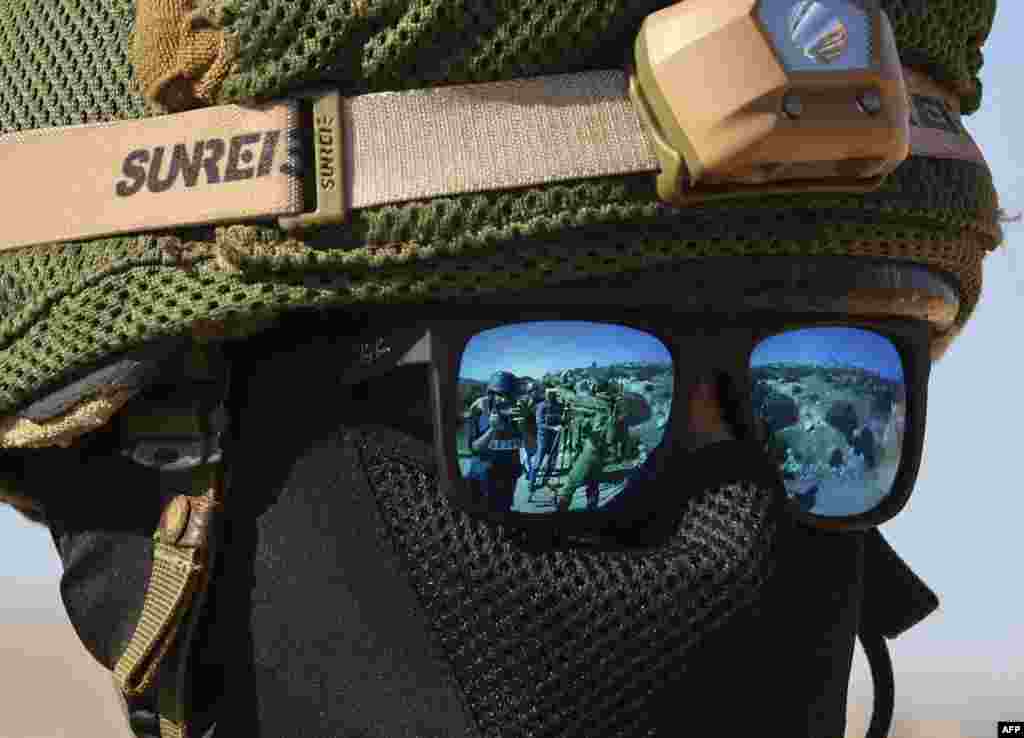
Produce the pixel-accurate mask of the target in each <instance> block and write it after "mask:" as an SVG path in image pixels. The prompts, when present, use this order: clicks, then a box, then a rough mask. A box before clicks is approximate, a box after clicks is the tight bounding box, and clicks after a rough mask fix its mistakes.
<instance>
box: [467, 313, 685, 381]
mask: <svg viewBox="0 0 1024 738" xmlns="http://www.w3.org/2000/svg"><path fill="white" fill-rule="evenodd" d="M595 361H596V362H597V365H598V366H599V367H606V366H609V365H610V364H621V363H626V362H640V363H644V364H671V363H672V355H671V354H669V352H668V350H667V349H666V348H665V346H664V345H663V344H662V343H661V341H659V340H658V339H657V338H655V337H654V336H652V335H650V334H649V333H644V332H643V331H638V330H636V329H635V328H627V327H625V326H619V325H611V324H608V323H592V322H589V321H574V320H548V321H534V322H530V323H514V324H512V325H506V326H501V327H499V328H493V329H491V330H488V331H484V332H483V333H480V334H479V335H477V336H474V337H473V338H472V339H470V341H469V343H467V344H466V350H465V352H464V353H463V357H462V364H461V366H460V367H459V377H460V378H462V379H476V380H480V381H487V380H488V379H489V378H490V376H491V374H493V373H494V372H496V371H510V372H512V373H513V374H515V375H516V376H517V377H522V376H529V377H533V378H535V379H539V378H541V377H542V376H544V375H545V374H547V373H549V372H560V371H564V370H565V369H577V368H580V367H589V366H591V365H592V364H593V363H594V362H595Z"/></svg>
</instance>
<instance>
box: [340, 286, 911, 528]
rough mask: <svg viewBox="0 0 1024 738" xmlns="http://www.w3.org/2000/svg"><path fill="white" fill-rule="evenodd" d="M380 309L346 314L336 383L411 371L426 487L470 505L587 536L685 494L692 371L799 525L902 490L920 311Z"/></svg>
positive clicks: (867, 517) (844, 515) (882, 514)
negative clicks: (423, 375) (436, 480)
mask: <svg viewBox="0 0 1024 738" xmlns="http://www.w3.org/2000/svg"><path fill="white" fill-rule="evenodd" d="M389 310H390V309H388V308H384V309H383V310H378V311H376V312H374V313H372V316H371V314H367V315H366V316H365V317H363V318H362V319H361V322H360V323H359V325H360V326H361V327H362V330H361V331H359V332H358V334H357V337H356V339H355V341H354V344H353V347H354V358H353V361H352V362H351V364H350V365H349V366H347V367H346V368H344V369H343V370H342V373H341V374H342V376H341V383H342V384H344V385H349V386H350V387H351V389H352V390H353V396H354V397H356V398H358V396H359V395H360V392H361V391H363V390H365V388H366V387H367V386H368V383H370V382H371V381H372V380H373V379H375V378H379V377H383V376H385V375H387V374H388V373H389V372H391V371H392V370H394V369H396V368H397V367H400V366H408V365H417V364H418V365H423V366H426V367H427V368H428V370H429V385H430V397H431V407H430V416H431V417H430V422H431V424H432V427H433V431H434V441H435V453H436V458H437V462H438V468H439V470H440V484H441V485H442V488H443V492H444V493H445V494H446V495H447V496H448V498H449V499H450V501H451V502H452V504H454V505H455V506H457V507H459V508H460V509H462V510H464V511H465V512H466V513H468V514H470V515H472V516H474V517H476V518H480V519H486V520H488V521H490V522H495V523H500V524H504V525H508V526H513V527H521V528H533V529H539V528H543V529H547V530H559V531H565V532H568V533H573V532H576V533H585V532H588V531H591V532H592V531H594V530H603V529H606V528H608V527H609V526H613V527H614V526H621V525H623V523H624V521H625V522H628V521H629V520H630V517H631V515H635V514H638V512H639V511H646V514H650V511H651V510H654V509H664V505H665V504H666V502H665V501H666V500H671V501H672V502H671V504H672V505H676V506H678V505H679V504H680V503H681V502H683V501H685V500H686V499H689V498H690V497H692V496H693V495H696V494H699V493H700V491H701V490H700V489H694V488H692V485H690V487H688V486H687V485H688V481H691V482H692V480H693V479H695V477H694V476H693V475H691V474H688V471H687V457H688V456H689V455H690V451H688V449H692V448H693V445H694V444H693V433H692V432H691V428H692V426H693V423H692V418H691V412H690V410H691V406H690V401H689V393H688V389H689V388H690V387H692V386H693V383H694V382H695V381H696V380H697V379H698V378H700V377H712V378H714V385H715V388H716V389H717V390H718V392H717V394H718V398H719V403H720V405H721V411H722V414H723V416H724V420H725V422H726V423H727V426H728V427H729V429H730V430H731V433H730V434H728V437H735V439H737V440H741V441H745V442H747V444H756V447H757V449H758V450H759V452H760V454H761V455H762V456H763V457H764V458H765V459H766V460H767V461H768V462H770V464H771V465H772V468H773V470H774V471H775V472H776V478H777V479H778V480H779V482H780V483H781V485H782V487H783V488H784V489H785V498H786V505H787V506H788V508H789V510H790V512H791V513H792V514H793V515H794V516H796V517H797V518H798V519H800V520H801V521H802V522H804V523H806V524H808V525H811V526H814V527H817V528H822V529H827V530H863V529H867V528H870V527H872V526H876V525H878V524H880V523H882V522H884V521H886V520H889V519H890V518H892V517H893V516H894V515H896V514H897V513H898V512H899V511H900V510H901V509H902V508H903V506H904V505H905V504H906V503H907V500H908V499H909V497H910V493H911V490H912V489H913V485H914V480H915V479H916V476H917V471H918V468H919V465H920V459H921V451H922V445H923V438H924V427H925V406H926V402H927V383H928V376H929V373H930V370H931V359H930V356H929V350H928V349H929V344H928V341H929V333H930V327H929V325H928V323H927V322H925V321H920V320H915V319H907V318H885V319H859V318H851V316H849V315H843V314H823V313H814V314H787V313H774V314H769V313H763V312H762V313H757V314H750V315H747V314H729V315H727V314H709V313H702V314H698V315H678V314H672V313H671V312H670V311H667V310H662V311H657V310H651V309H649V308H643V309H637V310H628V309H624V308H622V307H621V306H612V307H609V306H594V307H580V306H565V305H558V306H550V307H534V308H530V309H527V310H523V309H518V308H508V307H504V306H479V307H474V309H473V315H472V316H465V315H459V316H453V315H452V311H451V309H450V308H448V309H446V308H443V307H436V308H435V307H427V308H424V310H422V311H420V313H419V314H418V315H417V316H416V318H415V320H412V321H410V320H409V319H408V312H407V310H406V311H403V312H401V313H399V312H394V313H391V312H389ZM400 315H401V317H399V316H400ZM360 388H363V390H360ZM712 439H713V441H717V440H721V439H722V437H721V436H720V435H718V436H715V435H714V434H712ZM723 448H725V447H723Z"/></svg>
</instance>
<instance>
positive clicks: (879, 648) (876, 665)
mask: <svg viewBox="0 0 1024 738" xmlns="http://www.w3.org/2000/svg"><path fill="white" fill-rule="evenodd" d="M857 637H858V638H860V644H861V647H862V648H863V649H864V654H865V655H866V656H867V657H868V665H869V666H870V668H871V682H872V685H873V688H874V694H875V699H874V703H873V704H872V706H871V723H870V724H869V725H868V732H867V734H866V735H867V738H885V736H887V735H889V727H890V726H891V725H892V712H893V707H894V704H895V701H896V685H895V679H894V677H893V673H892V658H890V656H889V647H888V646H887V645H886V643H885V637H884V636H883V635H882V634H881V633H875V632H871V631H868V630H866V629H865V627H864V626H863V625H862V626H861V629H860V632H858V633H857Z"/></svg>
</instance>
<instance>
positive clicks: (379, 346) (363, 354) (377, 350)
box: [356, 338, 391, 364]
mask: <svg viewBox="0 0 1024 738" xmlns="http://www.w3.org/2000/svg"><path fill="white" fill-rule="evenodd" d="M356 350H357V351H358V352H359V361H360V363H362V364H375V363H376V362H378V361H380V360H381V359H382V358H383V357H385V356H387V355H388V354H390V353H391V347H390V346H388V345H387V344H386V343H384V339H383V338H378V339H377V340H376V341H374V342H373V343H361V344H359V345H358V346H357V347H356Z"/></svg>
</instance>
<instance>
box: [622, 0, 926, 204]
mask: <svg viewBox="0 0 1024 738" xmlns="http://www.w3.org/2000/svg"><path fill="white" fill-rule="evenodd" d="M635 53H636V68H635V72H634V73H632V74H631V75H630V96H631V97H632V99H633V102H634V104H635V107H636V109H637V111H638V113H639V115H640V119H641V122H642V123H643V125H644V128H645V129H646V131H647V133H648V135H649V137H650V139H651V141H652V143H653V144H654V148H655V150H656V152H657V155H658V159H659V160H660V162H661V173H660V174H659V176H658V195H659V197H660V198H661V199H663V200H665V201H667V202H671V203H673V204H676V205H690V204H694V203H697V202H701V201H704V200H711V199H722V198H731V197H749V196H752V195H767V194H783V193H792V192H802V193H806V192H869V191H871V190H873V189H875V188H877V187H878V186H879V185H880V184H881V183H882V181H883V180H884V178H885V176H886V175H887V174H888V173H889V172H891V171H892V170H894V169H895V168H896V167H897V166H899V164H900V163H901V162H902V161H903V160H904V159H906V157H907V155H908V153H909V150H910V147H909V138H910V130H909V125H910V106H909V100H908V98H907V92H906V88H905V85H904V82H903V73H902V69H901V64H900V59H899V52H898V50H897V48H896V40H895V37H894V36H893V32H892V27H891V26H890V24H889V20H888V18H887V17H886V14H885V12H884V11H883V10H882V9H881V7H880V5H879V1H878V0H683V1H681V2H678V3H676V4H675V5H672V6H670V7H667V8H665V9H663V10H660V11H658V12H656V13H653V14H651V15H649V16H647V18H646V19H645V20H644V22H643V24H642V25H641V27H640V32H639V34H638V36H637V40H636V46H635Z"/></svg>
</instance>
